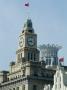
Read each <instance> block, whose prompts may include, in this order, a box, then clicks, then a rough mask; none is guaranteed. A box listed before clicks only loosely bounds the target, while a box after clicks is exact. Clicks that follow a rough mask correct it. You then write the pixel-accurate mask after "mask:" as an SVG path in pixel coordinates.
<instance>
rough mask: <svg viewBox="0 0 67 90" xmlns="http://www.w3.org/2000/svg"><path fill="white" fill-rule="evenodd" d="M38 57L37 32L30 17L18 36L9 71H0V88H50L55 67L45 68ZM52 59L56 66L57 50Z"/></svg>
mask: <svg viewBox="0 0 67 90" xmlns="http://www.w3.org/2000/svg"><path fill="white" fill-rule="evenodd" d="M39 57H40V51H39V50H38V49H37V34H36V33H35V32H34V29H33V25H32V21H31V19H27V21H26V22H25V24H24V27H23V31H22V32H21V34H20V36H19V46H18V49H17V51H16V62H11V63H10V67H9V68H10V70H9V71H1V72H0V90H51V89H52V86H53V76H54V73H55V69H52V68H46V63H45V61H43V60H41V61H40V60H39ZM53 59H55V60H54V61H55V62H54V63H55V64H54V66H56V65H57V64H58V63H57V52H56V55H55V58H53ZM47 63H48V62H47Z"/></svg>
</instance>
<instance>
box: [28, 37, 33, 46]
mask: <svg viewBox="0 0 67 90" xmlns="http://www.w3.org/2000/svg"><path fill="white" fill-rule="evenodd" d="M28 45H30V46H33V45H34V38H33V37H28Z"/></svg>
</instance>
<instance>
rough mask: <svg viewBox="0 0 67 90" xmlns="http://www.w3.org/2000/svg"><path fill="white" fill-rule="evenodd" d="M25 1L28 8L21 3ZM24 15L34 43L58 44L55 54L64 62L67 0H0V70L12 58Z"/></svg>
mask: <svg viewBox="0 0 67 90" xmlns="http://www.w3.org/2000/svg"><path fill="white" fill-rule="evenodd" d="M26 2H29V4H30V6H29V8H26V7H25V6H24V4H25V3H26ZM28 16H29V17H30V18H31V20H32V22H33V27H34V30H35V32H36V33H37V35H38V39H37V40H38V45H42V44H48V43H49V44H58V45H59V46H62V49H61V50H60V51H59V53H58V56H59V57H64V64H65V65H67V0H0V70H7V69H8V68H9V63H10V62H11V61H15V59H16V50H17V48H18V37H19V35H20V32H21V31H22V30H23V25H24V22H25V21H26V19H27V17H28Z"/></svg>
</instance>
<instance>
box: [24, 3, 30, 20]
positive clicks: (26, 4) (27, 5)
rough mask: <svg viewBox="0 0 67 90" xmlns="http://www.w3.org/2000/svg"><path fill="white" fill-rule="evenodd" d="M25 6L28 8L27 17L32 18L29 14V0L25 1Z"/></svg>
mask: <svg viewBox="0 0 67 90" xmlns="http://www.w3.org/2000/svg"><path fill="white" fill-rule="evenodd" d="M24 6H25V8H26V17H27V19H29V18H30V15H29V6H30V5H29V2H26V3H25V5H24Z"/></svg>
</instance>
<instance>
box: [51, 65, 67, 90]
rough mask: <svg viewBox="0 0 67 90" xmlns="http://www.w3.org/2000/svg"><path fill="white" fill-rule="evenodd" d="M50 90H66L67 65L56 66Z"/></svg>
mask: <svg viewBox="0 0 67 90" xmlns="http://www.w3.org/2000/svg"><path fill="white" fill-rule="evenodd" d="M52 90H67V66H63V67H57V70H56V73H55V75H54V85H53V89H52Z"/></svg>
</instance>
